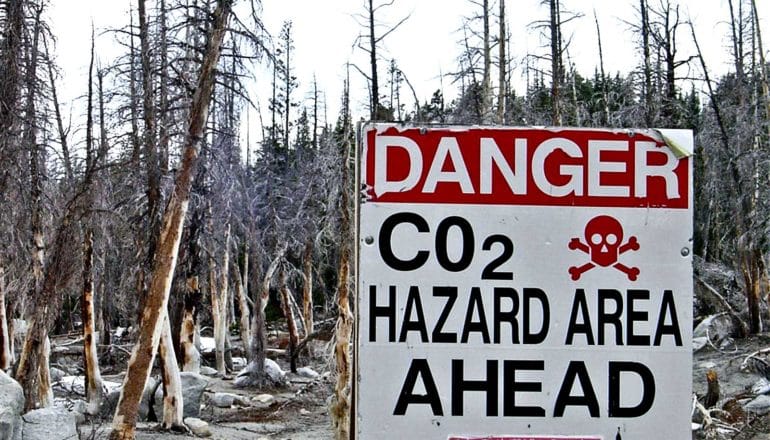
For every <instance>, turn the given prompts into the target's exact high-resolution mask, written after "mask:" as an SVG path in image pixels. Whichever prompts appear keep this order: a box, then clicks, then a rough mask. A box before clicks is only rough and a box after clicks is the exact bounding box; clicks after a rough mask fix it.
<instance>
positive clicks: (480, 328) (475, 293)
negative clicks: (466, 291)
mask: <svg viewBox="0 0 770 440" xmlns="http://www.w3.org/2000/svg"><path fill="white" fill-rule="evenodd" d="M474 310H476V313H473V311H474ZM473 315H477V316H478V317H479V319H478V321H474V320H473ZM471 332H478V333H481V340H482V341H484V343H485V344H489V328H487V315H486V314H485V313H484V302H483V301H482V299H481V289H480V288H478V287H473V288H471V295H470V298H468V310H467V311H466V313H465V324H464V325H463V334H462V336H461V338H460V342H462V343H463V344H465V343H467V342H468V335H470V333H471Z"/></svg>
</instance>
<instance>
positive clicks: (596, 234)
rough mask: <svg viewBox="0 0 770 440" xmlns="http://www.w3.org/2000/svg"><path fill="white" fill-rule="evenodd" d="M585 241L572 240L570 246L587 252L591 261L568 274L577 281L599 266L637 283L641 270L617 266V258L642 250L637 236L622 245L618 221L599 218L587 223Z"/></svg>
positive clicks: (573, 267) (577, 238) (575, 267)
mask: <svg viewBox="0 0 770 440" xmlns="http://www.w3.org/2000/svg"><path fill="white" fill-rule="evenodd" d="M585 240H586V243H583V242H582V241H581V240H580V238H579V237H573V238H572V239H571V240H570V242H569V248H570V249H572V250H580V251H583V252H585V253H586V254H588V255H589V257H590V258H591V261H590V262H588V263H586V264H584V265H582V266H572V267H570V268H569V273H570V275H571V276H572V279H573V280H575V281H577V280H579V279H580V276H581V275H583V273H585V272H587V271H589V270H591V269H593V268H594V267H596V266H602V267H609V266H612V267H614V268H615V269H617V270H619V271H621V272H623V273H625V274H626V276H627V277H628V279H629V280H631V281H636V278H637V277H638V276H639V268H638V267H628V266H626V265H624V264H623V263H620V262H618V256H620V255H621V254H624V253H626V252H628V251H637V250H639V242H638V241H637V240H636V237H635V236H631V237H629V239H628V242H627V243H625V244H621V243H622V242H623V226H621V224H620V222H619V221H617V220H616V219H615V218H613V217H610V216H608V215H600V216H597V217H594V218H592V219H591V220H589V221H588V223H586V228H585Z"/></svg>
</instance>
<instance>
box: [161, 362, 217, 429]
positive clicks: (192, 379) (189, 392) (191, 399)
mask: <svg viewBox="0 0 770 440" xmlns="http://www.w3.org/2000/svg"><path fill="white" fill-rule="evenodd" d="M179 376H180V378H181V380H182V402H183V404H184V407H183V409H182V417H184V418H188V417H192V418H195V417H198V416H199V415H200V411H201V398H202V397H203V391H204V390H205V389H206V387H207V386H208V384H209V379H208V378H206V377H204V376H202V375H200V374H198V373H191V372H189V371H183V372H181V373H179ZM153 409H154V410H155V414H156V415H158V416H161V415H162V414H163V386H162V385H161V386H158V389H157V390H156V391H155V399H154V403H153Z"/></svg>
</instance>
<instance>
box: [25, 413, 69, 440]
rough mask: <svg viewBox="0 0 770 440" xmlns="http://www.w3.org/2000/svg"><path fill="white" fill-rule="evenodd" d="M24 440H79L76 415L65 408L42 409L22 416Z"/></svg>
mask: <svg viewBox="0 0 770 440" xmlns="http://www.w3.org/2000/svg"><path fill="white" fill-rule="evenodd" d="M22 419H23V420H24V426H23V431H22V438H23V439H24V440H77V438H78V430H77V426H76V422H75V415H74V414H72V413H70V412H69V411H67V410H66V409H63V408H57V407H53V408H41V409H36V410H33V411H30V412H28V413H26V414H24V415H23V416H22Z"/></svg>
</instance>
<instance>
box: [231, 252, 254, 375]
mask: <svg viewBox="0 0 770 440" xmlns="http://www.w3.org/2000/svg"><path fill="white" fill-rule="evenodd" d="M244 259H245V264H244V268H245V267H246V264H248V257H244ZM233 274H234V276H235V280H234V281H235V292H236V294H237V295H238V310H239V312H240V315H241V319H240V326H241V341H243V348H244V351H246V359H248V360H249V361H251V359H252V352H251V344H249V342H248V341H249V335H251V325H250V319H251V314H250V313H249V303H248V301H247V300H246V298H247V296H246V287H245V284H244V282H243V278H244V277H241V271H240V269H238V265H237V264H233ZM247 275H248V274H247Z"/></svg>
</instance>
